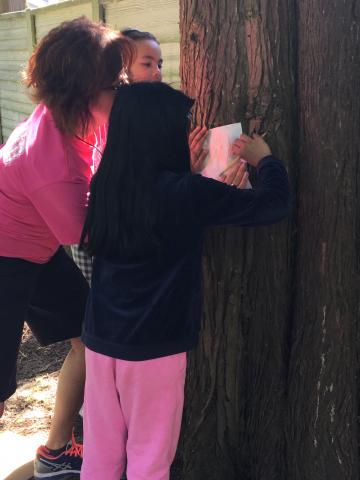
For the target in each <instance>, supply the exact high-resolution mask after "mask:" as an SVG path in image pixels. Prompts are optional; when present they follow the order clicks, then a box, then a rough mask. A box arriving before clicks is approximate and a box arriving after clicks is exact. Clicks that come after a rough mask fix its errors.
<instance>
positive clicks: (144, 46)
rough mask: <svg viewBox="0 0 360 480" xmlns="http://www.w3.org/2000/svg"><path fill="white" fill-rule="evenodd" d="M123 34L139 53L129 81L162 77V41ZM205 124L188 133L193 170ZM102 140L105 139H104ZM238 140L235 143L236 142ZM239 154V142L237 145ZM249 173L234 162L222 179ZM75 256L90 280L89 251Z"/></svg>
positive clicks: (200, 161)
mask: <svg viewBox="0 0 360 480" xmlns="http://www.w3.org/2000/svg"><path fill="white" fill-rule="evenodd" d="M121 34H122V36H123V37H126V38H128V39H130V40H132V41H133V43H134V46H135V52H136V55H135V57H134V59H133V62H132V64H131V66H130V69H129V72H128V75H129V81H130V82H131V83H134V82H156V81H161V80H162V67H163V58H162V53H161V48H160V44H159V41H158V40H157V38H156V37H155V35H153V34H152V33H150V32H145V31H141V30H137V29H134V28H127V29H124V30H122V31H121ZM207 132H208V130H207V128H206V127H200V126H197V127H195V128H194V129H193V130H192V131H191V133H190V135H189V147H190V154H191V170H192V171H193V172H194V173H199V172H200V171H201V170H202V169H203V166H204V161H205V158H206V156H207V153H208V152H207V150H206V149H205V148H203V147H204V142H205V140H206V136H207ZM102 137H106V129H103V131H102ZM102 143H103V142H102ZM235 143H236V142H235ZM234 148H235V151H236V153H237V149H236V145H235V144H234ZM248 178H249V175H248V172H247V169H246V164H245V163H244V162H240V160H239V162H238V163H234V164H233V166H232V167H231V168H229V169H227V170H226V174H225V175H224V176H222V178H221V179H219V180H221V181H222V182H225V183H227V184H229V185H236V186H237V187H238V188H246V186H247V184H248ZM72 255H73V258H74V260H75V262H76V264H77V265H78V267H79V268H80V270H81V271H82V272H83V275H84V276H85V278H86V279H87V280H88V282H90V279H91V272H92V258H91V257H89V255H87V254H86V252H84V251H82V250H80V249H79V247H78V245H73V246H72Z"/></svg>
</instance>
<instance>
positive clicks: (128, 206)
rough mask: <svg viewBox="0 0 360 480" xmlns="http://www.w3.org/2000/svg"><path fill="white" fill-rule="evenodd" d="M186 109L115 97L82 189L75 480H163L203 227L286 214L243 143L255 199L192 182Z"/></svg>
mask: <svg viewBox="0 0 360 480" xmlns="http://www.w3.org/2000/svg"><path fill="white" fill-rule="evenodd" d="M192 104H193V101H192V100H191V99H190V98H188V97H187V96H186V95H184V94H183V93H181V92H179V91H177V90H174V89H172V88H171V87H169V86H168V85H166V84H163V83H159V82H155V83H138V84H136V83H134V84H132V85H126V86H123V87H120V88H119V90H118V92H117V97H116V99H115V103H114V106H113V109H112V112H111V116H110V124H109V132H108V140H107V144H106V148H105V151H104V154H103V157H102V159H101V162H100V166H99V169H98V171H97V173H96V174H95V176H94V177H93V180H92V183H91V187H90V199H89V206H88V211H87V217H86V221H85V225H84V230H83V233H82V239H81V243H82V245H85V246H86V248H87V250H88V252H89V253H90V255H93V256H94V265H93V275H92V288H91V292H90V296H89V300H88V305H87V311H86V315H85V324H84V331H83V341H84V343H85V345H86V369H87V370H86V372H87V373H86V386H85V410H84V414H85V415H84V463H83V468H82V471H81V478H82V480H103V479H104V478H106V480H118V479H119V478H120V475H121V474H122V473H123V471H124V469H125V465H126V461H127V468H126V473H127V478H128V479H129V480H142V479H145V478H146V480H168V479H169V474H170V466H171V463H172V461H173V459H174V456H175V452H176V448H177V443H178V438H179V433H180V426H181V417H182V410H183V402H184V381H185V371H186V352H187V351H188V350H191V349H193V348H195V347H196V345H197V343H198V336H199V330H200V316H201V257H202V244H203V236H204V233H205V230H206V229H207V228H208V227H211V226H233V227H244V226H256V225H270V224H272V223H275V222H278V221H280V220H281V219H282V218H284V217H286V216H287V215H288V212H289V185H288V177H287V173H286V170H285V168H284V167H283V165H282V163H281V162H280V161H279V160H278V159H276V158H275V157H274V156H273V155H272V154H271V151H270V148H269V146H268V145H267V144H266V143H265V141H264V140H263V139H262V138H261V137H259V136H254V137H253V138H251V137H248V136H246V135H242V136H241V138H240V139H239V144H238V148H239V151H240V154H241V156H242V158H244V159H245V160H246V161H247V162H248V163H249V164H251V165H252V166H253V167H255V168H256V169H257V175H258V182H257V187H256V188H255V189H253V190H251V189H250V190H246V189H245V190H242V189H238V188H236V187H234V186H230V185H226V184H224V183H221V182H218V181H216V180H213V179H209V178H205V177H202V176H201V175H197V174H192V173H191V167H190V151H189V144H188V129H189V125H188V114H189V111H190V109H191V107H192ZM139 138H141V142H139Z"/></svg>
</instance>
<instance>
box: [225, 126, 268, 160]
mask: <svg viewBox="0 0 360 480" xmlns="http://www.w3.org/2000/svg"><path fill="white" fill-rule="evenodd" d="M232 153H233V155H237V156H240V157H241V158H243V159H244V160H245V161H246V162H248V163H249V164H250V165H252V166H253V167H257V166H258V164H259V162H260V160H262V159H263V158H264V157H266V156H268V155H271V150H270V147H269V145H268V144H267V143H266V142H265V140H264V139H263V138H262V137H261V136H260V135H257V134H256V133H254V134H253V136H252V137H249V136H248V135H245V134H242V135H240V138H238V139H236V140H235V142H234V144H233V146H232Z"/></svg>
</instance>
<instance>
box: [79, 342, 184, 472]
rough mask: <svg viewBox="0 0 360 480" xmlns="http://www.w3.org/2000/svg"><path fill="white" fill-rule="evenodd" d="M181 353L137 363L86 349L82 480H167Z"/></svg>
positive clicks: (179, 398)
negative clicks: (124, 474)
mask: <svg viewBox="0 0 360 480" xmlns="http://www.w3.org/2000/svg"><path fill="white" fill-rule="evenodd" d="M185 373H186V353H180V354H177V355H171V356H168V357H163V358H157V359H154V360H147V361H142V362H129V361H125V360H118V359H115V358H112V357H108V356H106V355H101V354H99V353H95V352H93V351H91V350H89V349H86V384H85V402H84V461H83V466H82V469H81V479H82V480H119V479H120V477H121V474H122V473H123V472H124V470H125V467H126V463H127V468H126V475H127V478H128V480H168V479H169V475H170V466H171V463H172V462H173V460H174V456H175V452H176V447H177V443H178V440H179V434H180V427H181V417H182V411H183V404H184V382H185Z"/></svg>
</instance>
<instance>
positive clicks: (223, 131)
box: [201, 123, 242, 179]
mask: <svg viewBox="0 0 360 480" xmlns="http://www.w3.org/2000/svg"><path fill="white" fill-rule="evenodd" d="M241 133H242V128H241V123H232V124H230V125H224V126H222V127H216V128H212V129H210V130H209V133H208V137H207V140H206V143H207V145H206V144H205V145H204V147H205V148H207V149H208V150H209V155H208V156H207V157H206V160H205V168H204V170H203V171H202V172H201V173H202V175H205V177H210V178H215V179H217V178H218V177H219V174H220V173H221V172H222V171H223V170H225V168H226V167H227V166H228V165H229V163H231V162H232V161H233V156H232V155H231V145H232V144H233V143H234V141H235V140H236V139H237V138H239V137H240V135H241Z"/></svg>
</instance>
